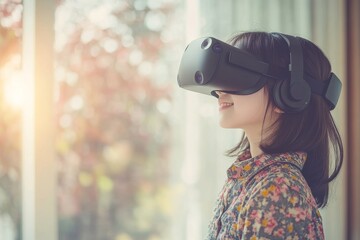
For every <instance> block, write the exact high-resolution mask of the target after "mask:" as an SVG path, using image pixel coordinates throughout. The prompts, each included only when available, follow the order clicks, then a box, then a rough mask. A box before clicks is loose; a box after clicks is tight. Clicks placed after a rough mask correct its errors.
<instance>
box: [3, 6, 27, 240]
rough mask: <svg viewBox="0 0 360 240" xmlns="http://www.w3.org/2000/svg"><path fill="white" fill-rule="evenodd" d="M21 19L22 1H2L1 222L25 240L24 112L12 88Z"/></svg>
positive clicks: (18, 61)
mask: <svg viewBox="0 0 360 240" xmlns="http://www.w3.org/2000/svg"><path fill="white" fill-rule="evenodd" d="M21 19H22V4H21V1H10V0H6V1H2V2H1V4H0V53H1V54H0V116H1V117H0V220H1V219H10V220H11V221H10V226H9V231H14V232H13V233H11V234H12V235H14V238H15V239H21V231H20V229H21V171H20V165H21V162H20V155H21V151H20V148H21V109H19V108H16V107H15V108H14V107H13V106H12V105H11V99H13V98H14V97H16V96H14V95H16V94H19V93H17V92H16V91H15V89H13V88H11V87H9V86H11V84H12V82H11V81H13V79H14V75H15V74H16V73H17V72H19V71H20V68H21V47H20V46H21V44H20V43H21V32H22V27H21ZM4 217H5V218H4ZM11 225H12V226H11ZM4 231H5V230H2V232H4ZM0 237H1V233H0Z"/></svg>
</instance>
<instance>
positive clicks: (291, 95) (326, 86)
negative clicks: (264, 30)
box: [177, 33, 341, 112]
mask: <svg viewBox="0 0 360 240" xmlns="http://www.w3.org/2000/svg"><path fill="white" fill-rule="evenodd" d="M272 34H274V35H278V36H280V37H281V38H283V39H284V40H285V41H286V43H287V44H288V47H289V50H290V64H289V68H288V69H286V68H282V67H279V66H276V65H272V64H269V63H266V62H262V61H260V60H259V59H258V58H257V57H255V56H253V55H252V54H250V53H248V52H246V51H244V50H241V49H239V48H236V47H234V46H231V45H229V44H227V43H225V42H222V41H220V40H218V39H216V38H213V37H207V38H200V39H196V40H194V41H192V42H191V43H190V44H189V45H188V46H187V47H186V49H185V52H184V54H183V56H182V59H181V63H180V67H179V72H178V77H177V80H178V84H179V86H180V87H182V88H184V89H187V90H190V91H194V92H198V93H203V94H207V95H213V96H215V97H218V95H217V93H216V91H222V92H226V93H230V94H237V95H248V94H252V93H254V92H256V91H258V90H260V89H261V88H262V87H263V86H264V85H265V83H266V81H268V79H269V78H270V79H275V80H277V81H275V85H274V89H273V91H272V95H273V99H274V101H275V104H276V105H277V106H278V107H279V108H280V109H282V110H283V111H285V112H299V111H302V110H303V109H305V108H306V106H307V105H308V103H309V102H310V98H311V93H314V94H317V95H320V96H321V97H322V98H323V99H324V100H325V101H326V103H327V104H328V106H329V109H330V110H332V109H334V108H335V106H336V104H337V102H338V99H339V96H340V92H341V82H340V80H339V78H338V77H337V76H336V75H335V74H334V73H331V75H330V77H329V79H327V80H326V81H320V80H316V79H313V78H312V77H310V76H309V75H308V74H306V73H304V70H303V53H302V47H301V44H300V41H299V40H298V39H297V38H296V37H293V36H290V35H285V34H280V33H272ZM279 73H280V74H279Z"/></svg>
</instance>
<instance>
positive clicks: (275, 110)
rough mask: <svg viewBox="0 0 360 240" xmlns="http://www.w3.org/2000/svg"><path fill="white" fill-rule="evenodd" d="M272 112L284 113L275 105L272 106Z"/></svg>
mask: <svg viewBox="0 0 360 240" xmlns="http://www.w3.org/2000/svg"><path fill="white" fill-rule="evenodd" d="M274 112H276V113H284V111H283V110H281V109H280V108H277V107H275V108H274Z"/></svg>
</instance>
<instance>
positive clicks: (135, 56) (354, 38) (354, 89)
mask: <svg viewBox="0 0 360 240" xmlns="http://www.w3.org/2000/svg"><path fill="white" fill-rule="evenodd" d="M359 14H360V5H359V2H358V1H356V0H303V1H295V0H292V1H289V0H271V1H269V0H224V1H216V0H206V1H205V0H101V1H100V0H57V1H54V2H53V3H51V4H49V0H46V1H44V0H42V1H40V0H27V1H25V2H22V1H21V0H1V1H0V116H1V117H0V240H20V239H24V240H26V239H37V240H41V239H46V240H52V239H60V240H165V239H172V240H197V239H203V238H204V237H205V235H206V230H207V225H208V222H209V220H210V218H211V215H212V210H213V207H214V206H215V205H214V204H215V200H216V197H217V194H218V193H219V191H220V188H221V187H222V184H223V183H224V181H225V177H226V176H225V172H226V169H227V167H228V166H229V165H230V164H231V163H232V162H233V161H234V159H231V158H228V157H225V155H224V153H225V151H226V150H228V149H229V148H231V147H233V146H234V145H235V144H237V142H238V140H239V137H240V136H241V134H242V132H241V131H240V130H225V129H221V128H220V127H219V125H218V119H217V101H216V99H215V98H211V97H208V96H199V95H198V94H194V93H189V92H185V91H183V90H181V89H179V87H178V86H177V82H176V75H177V69H178V66H179V61H180V58H181V55H182V52H183V51H184V49H185V46H186V44H187V43H189V42H190V41H191V40H193V39H195V38H197V37H200V36H214V37H217V38H220V39H222V40H224V41H226V40H227V39H229V38H230V37H231V36H233V35H234V34H236V33H239V32H242V31H273V32H276V31H278V32H284V33H288V34H293V35H299V36H302V37H304V38H307V39H310V40H312V41H313V42H314V43H316V44H317V45H318V46H319V47H320V48H321V49H322V50H323V51H324V52H325V54H326V55H327V56H328V58H329V59H330V61H331V63H332V67H333V71H334V72H336V74H337V75H338V76H339V78H340V79H341V80H342V82H343V92H342V95H341V99H340V102H339V104H338V107H337V108H336V109H335V110H334V111H333V116H334V118H335V121H336V123H337V125H338V127H339V130H340V133H341V136H342V137H343V140H344V143H345V148H346V154H345V163H344V166H343V169H342V172H341V174H340V176H339V177H338V178H337V179H336V180H335V181H334V182H333V183H332V184H331V193H330V198H329V199H330V201H329V204H328V206H327V207H326V208H324V209H322V210H321V213H322V216H323V221H324V228H325V235H326V238H327V239H334V240H335V239H336V240H338V239H351V240H355V239H360V232H359V231H360V230H359V228H358V226H360V208H359V206H357V205H358V204H357V203H358V202H359V201H360V193H359V191H360V184H359V182H360V179H359V176H358V175H359V174H358V172H359V171H360V165H359V161H358V159H359V158H360V153H359V151H360V150H359V147H360V145H359V144H360V129H359V128H360V113H359V112H360V99H359V95H360V94H359V93H360V84H359V79H360V72H359V68H358V67H359V66H360V60H359V56H360V49H359V45H360V33H359V29H360V18H359ZM32 26H35V27H32ZM44 29H50V31H45V30H44ZM47 46H50V48H47ZM24 47H25V48H24ZM29 56H30V57H29ZM31 56H32V57H34V58H31ZM37 57H38V58H37ZM33 59H35V61H32V60H33ZM36 59H40V60H41V59H42V60H44V59H48V61H46V60H45V61H44V62H40V60H39V61H36ZM25 68H26V69H27V70H24V69H25ZM37 77H38V78H37ZM37 79H40V80H37ZM36 96H44V98H40V99H37V98H36V100H32V97H33V98H35V97H36ZM46 100H48V101H46ZM53 205H54V206H53ZM37 211H39V212H37ZM31 224H34V225H32V226H30V225H31ZM47 224H49V226H51V227H47V226H48V225H47ZM39 226H40V227H39ZM41 226H43V227H41Z"/></svg>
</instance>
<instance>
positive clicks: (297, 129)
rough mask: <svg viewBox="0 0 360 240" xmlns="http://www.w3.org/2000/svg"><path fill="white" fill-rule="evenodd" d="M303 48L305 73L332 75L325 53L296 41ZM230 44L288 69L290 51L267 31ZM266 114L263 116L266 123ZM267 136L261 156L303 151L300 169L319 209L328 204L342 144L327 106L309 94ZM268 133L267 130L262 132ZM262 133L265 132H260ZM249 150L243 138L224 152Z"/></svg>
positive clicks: (232, 153)
mask: <svg viewBox="0 0 360 240" xmlns="http://www.w3.org/2000/svg"><path fill="white" fill-rule="evenodd" d="M299 40H300V42H301V46H302V49H303V58H304V71H305V72H306V73H307V74H309V75H310V76H311V77H312V78H313V79H318V80H319V81H321V80H326V79H328V78H329V76H330V73H331V65H330V62H329V60H328V59H327V58H326V56H325V55H324V53H323V52H322V51H321V50H320V49H319V48H318V47H317V46H316V45H315V44H313V43H312V42H310V41H309V40H306V39H303V38H299ZM229 43H230V44H231V45H233V46H235V47H238V48H241V49H243V50H246V51H248V52H250V53H251V54H253V55H255V56H256V57H258V58H259V59H260V60H262V61H264V62H267V63H271V64H274V65H278V66H281V67H287V66H288V64H289V54H290V53H289V49H288V45H287V43H286V42H285V40H284V39H282V38H281V37H280V36H278V35H276V34H271V33H266V32H246V33H242V34H239V35H236V36H234V37H233V38H231V39H230V40H229ZM274 81H276V80H274V79H270V78H268V81H267V84H266V85H265V90H266V92H268V93H270V94H268V95H269V101H268V106H267V111H268V108H269V106H270V103H272V106H275V103H274V101H273V98H272V88H273V86H274ZM265 117H266V114H265V116H264V121H265ZM271 129H273V131H272V133H271V135H270V136H268V137H267V138H266V139H262V141H261V143H260V148H261V150H262V151H263V152H264V153H267V154H274V153H283V152H295V151H304V152H306V153H307V160H306V162H305V165H304V167H303V169H302V174H303V176H304V177H305V179H306V181H307V183H308V185H309V187H310V188H311V191H312V194H313V196H314V198H315V200H316V202H317V205H318V207H324V206H325V205H326V204H327V201H328V194H329V182H331V181H332V180H333V179H334V178H335V177H336V176H337V175H338V173H339V171H340V168H341V165H342V162H343V145H342V141H341V137H340V134H339V132H338V129H337V127H336V125H335V123H334V120H333V118H332V116H331V114H330V111H329V107H328V105H327V104H326V102H325V100H324V99H322V97H321V96H318V95H315V94H312V96H311V100H310V103H309V104H308V106H307V107H306V108H305V109H304V110H303V111H301V112H298V113H286V112H285V113H283V114H280V117H279V118H278V119H277V121H276V122H275V124H274V125H273V126H271ZM265 130H269V129H265ZM262 131H264V129H263V130H262ZM247 147H248V142H247V139H246V137H245V136H244V137H243V138H242V139H241V141H240V143H239V144H238V145H237V146H235V147H234V148H232V149H230V150H229V151H228V152H227V155H228V156H236V155H237V154H238V153H240V152H242V151H244V150H245V148H247ZM330 156H331V157H333V158H334V160H335V166H334V169H333V172H332V173H331V174H329V172H330Z"/></svg>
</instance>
